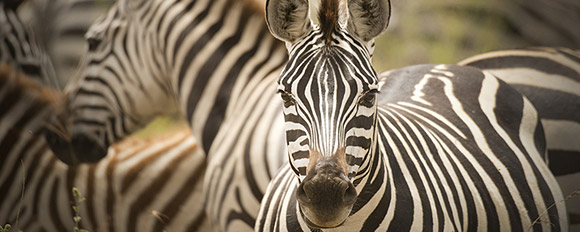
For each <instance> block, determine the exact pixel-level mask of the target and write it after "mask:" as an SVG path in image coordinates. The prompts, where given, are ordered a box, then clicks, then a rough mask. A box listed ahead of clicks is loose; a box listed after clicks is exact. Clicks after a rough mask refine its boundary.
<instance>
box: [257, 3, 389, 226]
mask: <svg viewBox="0 0 580 232" xmlns="http://www.w3.org/2000/svg"><path fill="white" fill-rule="evenodd" d="M308 8H309V6H308V1H307V0H268V1H267V3H266V20H267V22H268V27H269V29H270V31H271V32H272V34H273V35H274V36H275V37H277V38H278V39H281V40H283V41H285V42H286V45H287V48H288V51H289V55H290V57H289V58H290V59H289V62H288V64H287V65H286V67H285V68H284V70H283V71H282V73H281V76H280V79H279V81H278V91H279V92H280V95H281V97H282V100H283V104H284V107H283V112H284V116H285V121H286V139H287V147H288V156H289V160H290V165H291V167H292V168H293V170H294V172H295V173H296V175H297V176H298V178H299V179H300V184H299V186H298V190H297V193H296V197H297V200H298V205H299V207H300V210H301V212H302V215H303V218H304V219H305V221H306V222H307V223H308V224H309V225H310V226H312V227H316V228H331V227H337V226H339V225H341V224H342V223H344V221H345V220H346V218H347V217H348V215H349V214H350V212H351V210H352V207H353V205H354V203H355V201H356V198H357V195H358V192H357V188H356V185H357V183H359V182H360V179H357V174H359V173H362V172H361V170H363V169H364V166H365V165H364V164H363V163H365V162H364V161H365V160H369V158H368V156H370V155H373V154H374V152H375V149H374V148H375V145H376V139H377V132H376V129H375V127H376V125H377V120H376V113H377V101H376V99H375V95H376V93H377V92H378V88H379V86H378V80H377V74H376V72H375V71H374V69H373V68H372V66H371V56H372V52H373V48H374V38H375V37H376V36H378V35H380V34H381V33H382V32H383V31H384V30H385V29H386V27H387V24H388V19H389V15H390V3H389V1H388V0H366V1H365V0H350V1H348V3H346V2H341V1H339V0H322V1H321V5H320V8H319V12H318V17H319V22H320V23H319V25H314V24H313V23H312V21H311V20H310V19H309V9H308ZM366 163H368V162H366Z"/></svg>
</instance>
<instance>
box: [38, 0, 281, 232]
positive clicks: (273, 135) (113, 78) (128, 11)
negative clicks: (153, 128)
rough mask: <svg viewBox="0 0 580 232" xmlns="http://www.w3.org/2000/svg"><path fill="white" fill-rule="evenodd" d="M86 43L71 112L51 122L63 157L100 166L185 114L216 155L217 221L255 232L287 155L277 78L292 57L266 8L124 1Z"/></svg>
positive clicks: (209, 191) (211, 199)
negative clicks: (128, 142)
mask: <svg viewBox="0 0 580 232" xmlns="http://www.w3.org/2000/svg"><path fill="white" fill-rule="evenodd" d="M87 40H88V41H89V45H90V46H89V51H88V52H87V54H86V55H85V57H84V58H83V60H84V63H82V64H81V67H80V70H79V72H78V75H77V76H75V79H73V80H72V81H71V82H70V84H69V85H68V86H67V87H66V90H65V91H66V94H67V100H66V104H67V107H66V108H65V110H64V111H63V112H61V114H60V115H59V117H58V118H57V120H55V121H53V122H54V124H55V125H56V127H58V128H61V129H62V130H61V131H59V132H58V133H55V134H52V135H49V136H48V137H49V141H52V142H51V146H52V148H53V149H54V150H55V151H56V152H55V153H56V154H57V155H58V156H59V157H60V158H61V159H63V160H65V161H67V162H75V159H76V161H80V162H94V161H97V160H99V159H100V158H102V157H103V156H104V155H105V154H104V152H102V151H105V150H106V148H107V147H108V146H109V145H110V144H113V143H114V142H116V141H119V140H120V139H121V138H123V137H125V136H127V135H128V134H129V133H131V132H133V131H134V130H136V129H138V128H139V127H140V126H141V125H143V124H145V123H146V122H147V121H149V120H150V119H151V118H153V117H154V116H157V115H159V114H165V113H167V112H170V111H174V110H179V111H180V112H182V114H183V115H184V116H185V117H186V119H187V121H188V122H189V123H190V126H191V128H192V133H193V135H194V136H195V137H196V138H198V141H199V142H200V146H201V147H202V148H203V150H204V151H205V152H206V154H207V157H208V168H207V170H209V171H208V173H207V175H206V176H205V178H206V179H205V186H206V187H205V189H204V191H205V194H206V201H205V203H206V210H207V212H208V216H209V218H210V220H212V222H213V223H214V224H215V225H217V227H218V229H219V230H221V231H226V230H230V231H249V230H252V229H253V227H254V221H255V218H256V216H257V214H258V210H259V204H260V200H261V198H262V196H263V194H264V191H265V189H266V186H267V184H268V182H269V181H270V179H271V178H272V176H273V175H274V174H275V173H276V171H277V170H278V168H279V167H280V166H281V162H282V159H283V156H282V155H280V154H285V151H284V150H283V149H284V146H283V143H284V134H283V133H282V130H281V128H282V127H283V118H282V115H281V114H280V112H281V105H280V102H279V100H278V97H277V96H275V94H276V89H275V81H276V79H277V78H278V75H279V73H280V70H281V67H282V65H283V63H284V62H286V60H287V55H286V51H285V47H284V44H283V43H280V42H279V41H277V40H275V39H274V38H273V37H272V36H271V35H270V34H269V33H268V29H267V27H266V25H265V23H264V13H263V8H262V5H261V4H259V3H255V2H252V1H250V0H242V1H234V0H219V1H214V0H197V1H190V2H184V1H167V0H157V1H143V2H140V1H118V2H117V3H116V4H114V5H113V6H112V7H111V9H110V10H109V12H108V13H107V15H105V16H103V17H102V18H101V19H100V20H98V21H97V22H96V23H95V24H94V25H93V26H92V27H91V28H90V29H89V31H88V33H87ZM126 41H131V43H128V42H126ZM175 102H176V103H177V104H175ZM69 123H70V124H69ZM69 125H71V126H72V127H68V126H69ZM62 135H64V136H62ZM59 137H60V138H59ZM80 138H83V139H80ZM87 141H89V142H87ZM91 141H92V142H91ZM59 144H60V145H62V144H64V146H60V145H59ZM75 144H76V145H75ZM70 145H72V147H73V148H74V147H78V148H79V149H77V151H78V150H83V151H81V152H77V151H74V149H72V150H71V149H70V147H71V146H70ZM88 147H91V148H94V149H88ZM84 150H88V151H91V152H92V151H99V150H100V152H99V153H98V154H97V153H93V154H90V153H89V152H84Z"/></svg>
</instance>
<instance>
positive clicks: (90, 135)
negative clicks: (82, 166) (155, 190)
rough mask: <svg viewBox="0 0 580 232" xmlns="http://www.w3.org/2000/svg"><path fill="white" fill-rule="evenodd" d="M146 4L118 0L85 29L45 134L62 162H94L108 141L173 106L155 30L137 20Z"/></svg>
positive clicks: (169, 111) (104, 151) (129, 131)
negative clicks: (81, 51) (74, 70)
mask: <svg viewBox="0 0 580 232" xmlns="http://www.w3.org/2000/svg"><path fill="white" fill-rule="evenodd" d="M147 4H151V1H143V2H139V1H137V0H127V1H118V2H116V3H115V4H114V5H113V6H112V7H111V8H110V9H109V11H108V12H107V14H105V15H103V16H102V17H100V18H99V19H97V20H96V22H95V23H94V24H93V25H92V26H91V27H90V28H89V29H88V31H87V33H86V35H85V38H86V41H87V44H88V50H87V52H86V53H85V54H84V56H83V57H82V59H81V63H80V65H79V69H78V71H77V73H76V75H75V76H74V77H73V79H71V80H70V82H69V83H68V84H67V86H66V88H65V95H66V99H65V103H64V104H63V105H64V106H63V107H62V110H61V112H60V113H59V114H58V115H57V116H55V117H54V118H53V120H52V121H51V123H50V124H51V126H50V128H51V130H48V132H47V134H46V138H47V142H48V143H49V145H50V146H51V148H52V150H53V151H54V153H55V154H56V155H57V156H58V157H59V158H60V159H61V160H63V161H64V162H66V163H69V164H71V163H78V162H81V163H82V162H97V161H99V160H100V159H101V158H103V157H104V156H105V155H106V154H107V149H108V147H109V145H110V144H112V143H113V142H116V141H118V140H120V139H121V138H123V137H125V136H127V135H128V134H130V133H132V132H133V131H135V130H137V129H139V128H141V127H142V126H143V125H144V124H146V123H148V122H149V121H151V120H152V119H153V118H154V117H155V116H157V115H160V114H165V113H172V112H175V111H176V110H177V107H176V105H175V103H174V101H175V99H174V97H173V95H172V94H170V91H169V87H168V84H167V83H165V81H164V80H165V78H164V76H163V75H164V74H163V73H165V72H164V71H161V70H165V68H164V65H165V62H164V61H163V60H162V58H161V57H163V56H162V52H161V51H160V50H159V49H157V48H158V47H159V46H158V45H159V43H160V42H159V40H158V38H157V37H155V35H157V34H158V33H157V32H156V31H150V30H146V26H145V25H144V23H143V22H142V21H143V20H142V17H145V16H144V14H145V12H144V10H143V8H145V5H147ZM166 84H167V85H166Z"/></svg>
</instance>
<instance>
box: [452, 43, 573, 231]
mask: <svg viewBox="0 0 580 232" xmlns="http://www.w3.org/2000/svg"><path fill="white" fill-rule="evenodd" d="M459 64H461V65H466V66H472V67H476V68H479V69H481V70H483V71H485V72H489V73H491V74H493V75H494V76H496V77H498V78H499V79H501V80H503V81H505V82H507V83H508V84H510V85H511V86H513V87H514V88H515V89H516V90H518V91H519V92H520V93H522V94H523V95H525V96H526V97H527V98H528V99H530V101H531V102H532V104H533V105H534V107H536V109H537V110H538V115H539V117H540V119H541V121H542V124H543V126H544V131H545V133H546V142H547V148H548V152H547V155H548V164H549V167H550V170H551V171H552V173H554V175H556V178H557V180H558V182H559V184H560V187H561V188H562V192H563V193H564V195H565V196H572V195H577V194H578V192H579V191H580V166H578V165H577V164H578V163H580V139H579V138H578V135H579V134H580V51H579V50H573V49H568V48H548V47H538V48H530V49H519V50H502V51H494V52H488V53H484V54H480V55H476V56H473V57H470V58H467V59H465V60H463V61H460V62H459ZM566 204H567V209H568V213H569V216H570V223H571V224H572V226H576V227H577V228H580V197H572V198H570V199H568V200H567V203H566ZM572 230H575V229H572Z"/></svg>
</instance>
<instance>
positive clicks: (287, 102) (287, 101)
mask: <svg viewBox="0 0 580 232" xmlns="http://www.w3.org/2000/svg"><path fill="white" fill-rule="evenodd" d="M279 92H280V97H282V101H284V107H286V108H288V107H290V106H293V105H294V104H296V102H295V101H294V98H292V95H290V94H289V93H287V92H286V91H283V90H280V91H279Z"/></svg>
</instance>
